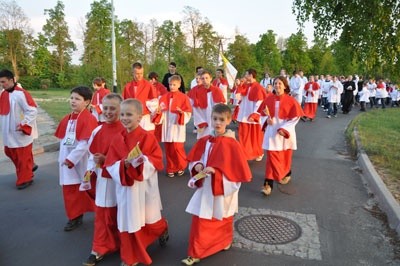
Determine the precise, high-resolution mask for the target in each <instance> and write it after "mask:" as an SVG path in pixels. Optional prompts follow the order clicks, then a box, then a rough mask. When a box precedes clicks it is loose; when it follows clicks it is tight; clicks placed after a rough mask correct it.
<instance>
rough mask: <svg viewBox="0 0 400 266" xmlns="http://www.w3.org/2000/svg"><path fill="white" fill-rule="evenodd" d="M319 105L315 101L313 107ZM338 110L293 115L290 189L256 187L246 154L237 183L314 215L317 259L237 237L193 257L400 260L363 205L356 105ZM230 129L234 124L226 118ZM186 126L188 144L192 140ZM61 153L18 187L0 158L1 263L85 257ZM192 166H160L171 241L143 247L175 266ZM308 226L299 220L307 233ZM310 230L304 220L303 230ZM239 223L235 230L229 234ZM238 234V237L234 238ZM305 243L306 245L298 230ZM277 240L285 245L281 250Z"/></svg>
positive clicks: (292, 261) (366, 199)
mask: <svg viewBox="0 0 400 266" xmlns="http://www.w3.org/2000/svg"><path fill="white" fill-rule="evenodd" d="M319 111H320V110H319ZM357 112H358V110H354V111H353V112H352V113H350V114H349V115H341V114H339V117H338V118H332V119H326V118H325V117H324V113H323V112H322V111H320V113H319V115H318V116H319V117H318V119H317V120H316V121H314V122H312V123H311V122H307V123H304V122H299V124H298V126H297V134H298V146H299V147H298V150H297V151H296V152H295V154H294V158H293V169H292V170H293V175H292V177H293V179H292V182H291V183H290V184H289V185H288V187H287V188H286V189H289V190H291V191H292V192H293V193H294V194H292V195H288V194H285V193H282V192H281V191H280V190H279V189H277V187H276V188H274V191H273V193H272V195H271V196H270V197H264V196H263V195H261V193H260V186H261V184H262V182H263V175H264V174H263V173H264V169H265V159H264V160H263V161H262V162H250V166H251V169H252V172H253V181H252V182H251V183H248V184H243V185H242V188H241V191H240V193H239V202H240V203H239V205H240V207H241V210H242V209H251V210H253V209H255V210H259V211H261V212H262V211H268V212H272V213H278V214H279V213H290V214H294V215H296V214H298V215H299V216H300V215H302V214H305V215H309V216H312V217H315V219H316V225H315V226H314V228H312V229H311V231H312V233H313V234H314V235H315V236H316V237H317V240H318V243H315V245H314V246H313V247H314V251H315V250H317V253H318V252H319V254H320V257H319V258H318V256H317V258H315V257H312V256H308V255H309V254H308V255H307V251H304V250H303V249H302V248H300V250H303V251H304V252H305V254H306V255H301V253H295V252H294V251H293V252H291V250H290V249H291V248H292V246H290V245H286V246H285V245H282V246H278V247H276V248H277V250H278V251H277V252H275V253H273V254H271V252H269V251H268V250H267V249H266V250H260V249H256V248H251V247H250V248H249V247H243V246H242V245H240V244H239V243H236V242H235V243H234V246H233V247H232V248H231V249H230V250H229V251H225V252H221V253H218V254H216V255H214V256H211V257H209V258H206V259H204V260H202V261H201V262H200V264H198V265H400V261H399V260H396V259H395V252H394V250H396V249H398V248H399V247H398V246H397V247H396V246H394V244H391V238H390V236H389V233H388V231H387V229H386V226H385V224H384V223H383V222H382V221H381V220H380V219H377V218H375V216H374V215H372V214H371V212H370V211H368V209H370V208H371V207H372V206H373V205H374V201H373V198H371V196H370V194H369V193H368V191H367V188H366V187H365V185H364V184H363V181H362V178H361V176H360V173H359V172H358V171H357V165H356V162H355V161H354V160H353V159H352V158H351V157H350V156H349V155H348V153H347V148H346V143H345V138H344V130H345V128H346V126H347V125H348V123H349V122H350V120H351V119H352V118H353V117H354V116H355V115H356V114H357ZM232 127H233V128H235V125H233V126H232ZM191 131H192V126H191V125H190V126H188V134H187V135H188V139H187V141H186V148H187V150H189V149H190V146H191V145H192V144H193V142H194V141H195V137H194V135H193V134H192V133H191ZM57 156H58V154H57V152H54V153H45V154H41V155H38V156H36V162H37V163H38V164H39V165H40V167H39V170H38V171H37V172H36V177H35V183H34V185H33V186H32V187H30V188H28V189H26V190H22V191H18V190H17V189H16V188H15V176H14V174H13V171H14V169H13V166H12V165H11V164H10V163H6V162H5V163H1V164H0V265H1V266H14V265H33V266H36V265H38V266H47V265H49V266H50V265H57V266H64V265H65V266H73V265H81V262H82V261H84V260H85V259H86V257H87V256H88V255H89V253H90V250H91V241H92V234H93V215H92V214H88V215H85V217H84V224H83V225H82V226H81V227H80V228H78V229H77V230H75V231H72V232H64V231H63V227H64V225H65V223H66V220H67V219H66V217H65V213H64V208H63V202H62V194H61V188H60V186H59V185H58V168H57V163H56V160H57ZM187 179H188V174H187V173H186V174H185V175H184V176H183V177H179V178H178V177H175V178H167V177H166V176H165V174H164V173H160V175H159V186H160V191H161V197H162V201H163V206H164V211H163V215H164V216H165V217H166V218H167V219H168V221H169V226H170V241H169V242H168V246H167V247H165V248H161V247H160V246H159V245H158V243H155V244H153V245H151V246H150V247H149V249H148V250H149V253H150V254H151V257H152V259H153V265H180V260H181V259H182V258H184V257H186V250H187V243H188V233H189V226H190V221H191V216H190V215H189V214H187V213H185V208H186V205H187V203H188V201H189V199H190V197H191V195H192V193H193V191H192V190H191V189H189V188H188V187H187V186H186V184H187ZM304 230H305V229H303V232H305V231H304ZM307 230H308V229H307ZM236 234H237V232H235V235H236ZM235 241H236V240H235ZM303 243H304V244H302V245H304V246H306V245H308V243H307V239H303ZM280 248H282V249H283V250H285V251H284V252H280V251H279V249H280ZM119 263H120V259H119V255H118V254H113V255H110V256H108V257H106V258H105V259H104V260H103V261H102V262H101V263H99V265H104V266H107V265H119Z"/></svg>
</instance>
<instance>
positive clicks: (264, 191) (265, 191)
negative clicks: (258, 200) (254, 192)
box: [261, 184, 272, 196]
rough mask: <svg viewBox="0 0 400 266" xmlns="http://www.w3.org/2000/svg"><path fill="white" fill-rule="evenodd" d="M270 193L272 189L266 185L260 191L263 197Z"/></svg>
mask: <svg viewBox="0 0 400 266" xmlns="http://www.w3.org/2000/svg"><path fill="white" fill-rule="evenodd" d="M271 192H272V188H271V187H270V186H269V185H268V184H266V185H265V186H263V187H262V189H261V193H263V194H264V195H265V196H269V195H271Z"/></svg>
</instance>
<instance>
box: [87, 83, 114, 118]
mask: <svg viewBox="0 0 400 266" xmlns="http://www.w3.org/2000/svg"><path fill="white" fill-rule="evenodd" d="M92 86H93V89H94V93H93V97H92V102H91V104H90V109H91V111H92V114H93V116H94V117H95V118H96V119H97V121H98V123H99V125H100V124H102V123H104V122H105V120H106V119H105V118H104V115H103V98H104V96H106V95H107V94H109V93H110V90H109V89H107V88H105V82H104V79H103V78H100V77H98V78H95V79H94V80H93V82H92Z"/></svg>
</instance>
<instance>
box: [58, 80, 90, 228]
mask: <svg viewBox="0 0 400 266" xmlns="http://www.w3.org/2000/svg"><path fill="white" fill-rule="evenodd" d="M91 99H92V91H91V90H90V89H89V88H88V87H84V86H82V87H76V88H74V89H72V90H71V96H70V98H69V101H70V106H71V110H72V112H71V113H70V114H68V115H66V116H65V117H64V118H63V119H62V120H61V122H60V124H59V125H58V127H57V129H56V132H55V133H54V135H55V136H56V137H57V138H59V139H60V152H59V157H58V162H59V169H60V185H61V186H62V190H63V195H64V206H65V211H66V214H67V217H68V222H67V224H66V225H65V227H64V231H71V230H74V229H76V228H77V227H79V226H80V225H81V224H82V218H83V214H84V213H85V212H90V211H94V209H95V205H94V200H93V198H92V196H91V195H90V194H89V193H88V192H89V191H79V186H80V184H81V181H82V178H83V176H84V175H85V172H86V166H87V162H88V157H89V154H88V148H89V144H88V140H89V138H90V136H91V134H92V131H93V129H95V128H96V127H97V120H96V118H94V116H93V115H92V114H91V113H90V112H89V110H88V106H89V104H90V100H91Z"/></svg>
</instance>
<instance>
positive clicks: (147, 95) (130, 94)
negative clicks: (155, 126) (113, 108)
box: [122, 79, 158, 115]
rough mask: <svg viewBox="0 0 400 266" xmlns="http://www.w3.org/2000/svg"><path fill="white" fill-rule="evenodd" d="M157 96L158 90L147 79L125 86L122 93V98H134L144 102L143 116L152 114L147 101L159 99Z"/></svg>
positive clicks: (133, 81)
mask: <svg viewBox="0 0 400 266" xmlns="http://www.w3.org/2000/svg"><path fill="white" fill-rule="evenodd" d="M157 95H158V94H157V91H156V89H155V88H154V87H153V85H152V84H151V83H150V82H149V81H147V80H145V79H142V80H139V81H135V80H132V81H131V82H129V83H127V84H126V85H125V87H124V90H123V91H122V98H124V99H129V98H134V99H138V100H139V101H141V102H142V105H143V115H146V114H150V111H149V109H148V108H147V107H146V101H149V100H152V99H155V98H157Z"/></svg>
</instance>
